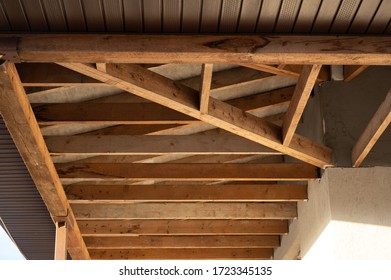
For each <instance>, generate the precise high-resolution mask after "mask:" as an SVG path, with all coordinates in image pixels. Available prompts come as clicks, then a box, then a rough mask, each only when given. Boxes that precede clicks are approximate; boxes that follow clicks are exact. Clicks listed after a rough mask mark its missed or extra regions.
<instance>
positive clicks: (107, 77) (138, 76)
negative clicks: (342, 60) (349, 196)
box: [63, 64, 332, 167]
mask: <svg viewBox="0 0 391 280" xmlns="http://www.w3.org/2000/svg"><path fill="white" fill-rule="evenodd" d="M63 66H65V67H67V68H70V69H72V70H75V71H77V72H80V73H83V74H85V75H89V76H91V77H93V78H96V79H98V80H101V81H102V82H106V83H108V84H111V85H113V86H116V87H119V88H121V89H123V90H126V91H130V92H132V93H134V94H136V95H139V96H140V97H143V98H146V99H149V100H151V101H153V102H156V103H159V104H161V105H163V106H167V107H169V108H171V109H174V110H177V111H179V112H181V113H184V114H186V115H189V116H191V117H194V118H197V119H199V120H202V121H205V122H207V123H209V124H211V125H214V126H217V127H220V128H222V129H225V130H227V131H230V132H232V133H234V134H238V135H240V136H242V137H245V138H248V139H249V140H252V141H254V142H257V143H259V144H262V145H265V146H267V147H270V148H272V149H275V150H278V151H280V152H283V153H286V154H288V155H291V156H293V157H296V158H298V159H301V160H303V161H306V162H308V163H311V164H314V165H317V166H319V167H325V166H328V165H331V160H332V159H331V150H330V149H328V148H327V147H324V146H322V145H319V144H316V143H314V142H312V141H309V140H308V139H305V138H303V137H301V136H297V135H295V136H294V137H293V139H292V143H291V145H290V146H288V147H287V146H284V145H283V144H282V143H281V129H280V128H279V127H278V126H274V125H272V124H270V123H268V122H265V121H263V120H261V119H259V118H257V117H255V116H252V115H250V114H247V113H245V112H244V111H242V110H240V109H238V108H235V107H233V106H232V105H229V104H226V103H224V102H221V101H218V100H216V99H213V98H210V100H209V114H201V113H200V111H199V110H198V100H197V99H196V98H197V96H198V93H197V92H196V91H194V90H192V89H190V88H188V87H186V86H183V85H181V84H178V83H175V82H173V81H171V80H169V79H167V78H165V77H162V76H160V75H158V74H155V73H153V72H150V71H149V70H146V69H144V68H142V67H139V66H135V65H112V64H109V65H107V73H103V72H100V71H98V70H96V69H94V68H91V67H89V66H87V65H83V64H63ZM150 81H151V82H150Z"/></svg>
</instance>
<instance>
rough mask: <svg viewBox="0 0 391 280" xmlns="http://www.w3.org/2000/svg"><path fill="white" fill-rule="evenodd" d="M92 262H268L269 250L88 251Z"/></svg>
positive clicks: (270, 252)
mask: <svg viewBox="0 0 391 280" xmlns="http://www.w3.org/2000/svg"><path fill="white" fill-rule="evenodd" d="M90 254H91V258H92V259H94V260H121V259H123V260H170V259H173V260H202V259H206V260H232V259H243V260H270V259H272V258H273V249H271V248H266V249H265V248H262V249H259V248H256V249H254V248H252V249H243V248H197V249H189V248H171V249H131V250H121V249H112V250H109V249H106V250H99V249H90Z"/></svg>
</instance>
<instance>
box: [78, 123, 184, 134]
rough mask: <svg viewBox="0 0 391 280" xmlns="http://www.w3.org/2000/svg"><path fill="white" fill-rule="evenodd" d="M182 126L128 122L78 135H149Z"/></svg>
mask: <svg viewBox="0 0 391 280" xmlns="http://www.w3.org/2000/svg"><path fill="white" fill-rule="evenodd" d="M178 126H181V125H179V124H147V125H145V124H127V125H114V126H110V127H106V128H100V129H96V130H91V131H89V132H83V133H79V134H77V135H83V136H89V135H90V136H92V135H148V134H150V133H154V132H157V131H162V130H170V129H173V128H175V127H178Z"/></svg>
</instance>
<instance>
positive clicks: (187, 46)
mask: <svg viewBox="0 0 391 280" xmlns="http://www.w3.org/2000/svg"><path fill="white" fill-rule="evenodd" d="M1 37H2V38H9V37H14V38H15V37H17V38H18V43H17V46H16V49H17V50H18V54H19V57H20V59H21V60H22V61H26V62H73V63H75V62H77V63H227V64H235V63H236V64H240V63H260V64H343V65H349V64H352V65H389V64H391V55H390V54H391V39H390V38H389V37H382V36H378V37H369V36H367V37H366V36H338V37H337V36H258V35H247V36H244V35H236V36H235V35H234V36H222V35H198V36H191V35H188V36H186V35H177V36H172V35H171V36H170V35H154V36H145V35H70V34H67V35H57V34H54V35H49V34H43V35H34V34H32V35H13V36H10V35H2V36H1ZM0 51H1V47H0Z"/></svg>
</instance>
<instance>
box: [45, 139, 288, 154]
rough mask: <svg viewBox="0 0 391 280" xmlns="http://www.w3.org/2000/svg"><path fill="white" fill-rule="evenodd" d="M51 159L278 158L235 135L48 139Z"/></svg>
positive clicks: (274, 152)
mask: <svg viewBox="0 0 391 280" xmlns="http://www.w3.org/2000/svg"><path fill="white" fill-rule="evenodd" d="M45 140H46V145H47V147H48V149H49V152H50V153H51V154H52V155H61V154H79V155H91V156H93V155H95V156H96V155H160V154H204V155H214V154H271V155H275V154H281V153H279V152H276V151H274V150H271V149H269V148H266V147H264V146H262V145H259V144H257V143H254V142H252V141H250V140H247V139H244V138H242V137H239V136H236V135H186V136H185V135H179V136H169V135H146V136H127V135H118V136H115V135H113V136H109V135H98V136H51V137H46V138H45Z"/></svg>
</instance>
